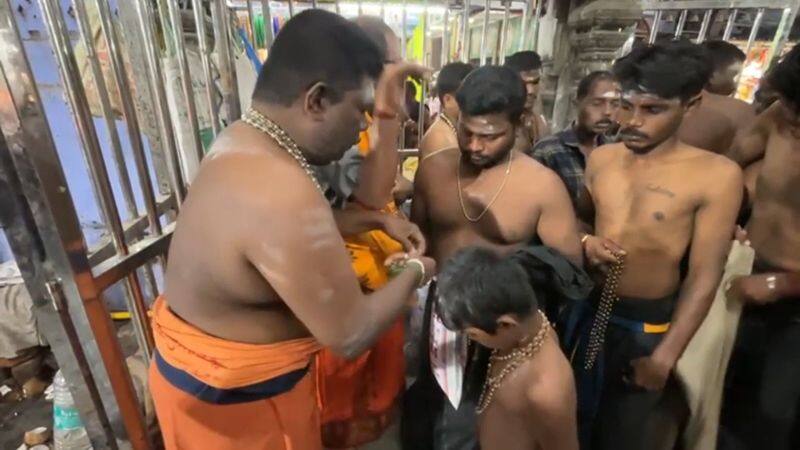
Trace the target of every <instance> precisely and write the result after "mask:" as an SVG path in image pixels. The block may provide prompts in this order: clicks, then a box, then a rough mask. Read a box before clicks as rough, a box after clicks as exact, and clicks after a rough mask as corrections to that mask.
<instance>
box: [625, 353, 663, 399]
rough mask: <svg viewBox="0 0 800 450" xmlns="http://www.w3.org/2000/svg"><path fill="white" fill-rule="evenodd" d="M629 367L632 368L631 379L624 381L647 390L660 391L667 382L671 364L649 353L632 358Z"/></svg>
mask: <svg viewBox="0 0 800 450" xmlns="http://www.w3.org/2000/svg"><path fill="white" fill-rule="evenodd" d="M631 368H632V369H633V379H632V380H629V379H626V380H625V381H627V382H629V383H632V384H635V385H636V386H639V387H641V388H644V389H647V390H648V391H660V390H662V389H664V386H665V385H666V384H667V378H669V374H670V372H671V371H672V364H670V363H669V362H667V361H662V360H660V359H658V358H656V357H654V356H652V355H651V356H645V357H643V358H638V359H634V360H633V361H631Z"/></svg>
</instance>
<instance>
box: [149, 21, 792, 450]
mask: <svg viewBox="0 0 800 450" xmlns="http://www.w3.org/2000/svg"><path fill="white" fill-rule="evenodd" d="M398 48H399V47H398V40H397V36H396V35H394V33H393V32H392V31H391V29H390V28H389V27H387V26H386V25H385V24H383V23H382V22H380V20H378V19H375V18H368V17H363V18H359V19H357V20H355V21H348V20H346V19H343V18H342V17H340V16H338V15H335V14H332V13H328V12H325V11H321V10H309V11H305V12H303V13H300V14H298V15H296V16H295V17H294V18H293V19H292V20H290V21H288V22H287V23H286V25H285V26H284V27H283V28H282V30H281V32H280V33H279V34H278V36H277V38H276V40H275V42H274V45H273V47H272V48H271V51H270V55H269V58H268V59H267V61H266V62H265V64H264V67H263V69H262V71H261V73H260V74H259V78H258V81H257V84H256V87H255V91H254V93H253V102H252V107H251V108H250V109H249V110H248V111H247V112H246V113H245V114H244V115H243V119H242V120H241V121H239V122H236V123H234V124H232V125H230V126H229V127H228V128H227V129H226V130H225V131H224V132H223V133H222V134H221V135H220V136H219V137H218V138H217V140H216V142H215V143H214V145H213V149H212V153H211V154H210V155H209V156H208V157H207V158H206V159H205V161H204V162H203V164H202V167H201V169H200V171H199V174H198V176H197V178H196V179H195V180H194V182H193V183H192V187H191V190H190V193H189V195H188V197H187V199H186V202H185V204H184V206H183V208H182V210H181V213H180V215H179V217H178V221H177V227H176V230H175V234H174V237H173V240H172V244H171V249H170V255H169V256H170V257H169V266H168V270H167V276H166V291H165V295H164V296H163V297H162V298H160V299H159V300H158V301H157V302H156V304H155V306H154V310H153V328H154V335H155V340H156V347H157V352H156V354H155V356H154V361H153V364H152V365H151V368H150V391H151V393H152V396H153V400H154V402H155V406H156V411H157V415H158V419H159V424H160V427H161V431H162V434H163V436H164V442H165V446H166V448H167V449H178V448H180V449H195V448H197V449H200V448H214V449H234V448H236V449H238V448H253V449H256V448H257V449H269V450H272V449H276V450H278V449H280V450H290V449H292V450H321V449H323V448H359V449H396V448H397V449H399V448H403V449H407V450H425V449H437V450H439V449H447V450H472V449H478V448H483V449H484V450H495V449H503V450H514V449H531V450H532V449H541V450H555V449H565V450H566V449H571V450H574V449H579V448H580V449H583V450H586V449H600V450H602V449H678V448H687V449H690V448H714V447H716V446H717V444H716V443H715V444H713V445H711V446H710V447H709V446H705V447H703V446H696V445H694V444H692V443H691V442H689V441H687V439H686V435H685V430H686V429H687V426H688V424H689V423H690V422H691V421H692V420H696V417H694V418H693V416H696V415H697V410H696V407H695V406H694V404H695V403H697V402H691V401H689V399H688V397H689V395H688V392H689V391H690V390H691V389H690V388H689V387H687V384H686V382H685V381H684V380H683V379H682V378H681V376H680V374H679V369H678V368H679V362H680V361H681V359H682V358H683V357H684V356H685V353H686V352H688V351H687V348H688V347H690V346H691V345H692V344H693V338H694V337H695V335H696V334H697V332H698V329H700V328H701V327H702V326H707V324H706V323H705V322H706V319H707V317H708V315H709V310H710V309H712V304H714V302H716V301H717V300H715V299H716V298H718V297H720V295H721V297H722V301H723V302H728V303H725V304H726V305H728V304H730V305H732V304H738V303H739V302H742V303H743V304H744V305H745V306H744V310H743V312H742V317H741V321H740V323H739V321H736V320H735V321H733V322H732V323H730V322H728V323H726V324H724V325H720V326H729V327H732V328H731V330H729V331H730V333H729V334H734V333H736V334H737V336H736V341H735V342H736V344H735V348H734V349H733V351H732V353H733V355H732V356H731V357H730V360H731V363H730V369H729V370H728V374H727V375H728V377H727V381H726V382H725V388H724V396H723V398H724V403H725V404H724V405H723V406H722V407H721V408H720V405H717V406H716V407H714V406H711V409H714V408H715V409H716V414H717V415H719V410H720V409H721V411H722V419H721V424H720V425H719V426H717V423H716V422H714V423H712V425H713V427H712V428H713V430H712V431H711V432H710V433H711V434H713V437H712V440H713V441H714V442H716V441H717V440H718V441H719V448H721V449H755V448H768V449H791V448H798V446H800V424H798V419H799V418H800V412H798V404H799V403H800V352H798V351H797V350H796V347H794V343H795V342H798V343H800V303H798V302H797V301H798V300H800V195H797V189H798V188H800V47H798V48H795V49H793V50H792V51H790V52H789V53H788V54H787V55H786V56H785V57H784V58H783V59H782V61H781V62H780V63H779V64H778V65H777V66H776V67H774V68H773V69H772V70H771V71H770V73H769V75H768V79H767V80H766V81H767V82H768V83H769V87H770V89H771V90H772V91H773V92H775V93H776V96H777V100H776V101H775V102H774V103H773V104H772V105H771V106H768V107H766V109H765V110H764V111H763V112H761V113H760V114H758V115H757V116H756V112H755V111H754V110H753V109H752V107H751V106H750V105H748V104H746V103H744V102H742V101H739V100H736V99H733V98H732V97H730V95H731V93H732V90H733V89H734V87H735V84H734V83H733V80H734V78H735V76H736V74H737V73H738V67H740V66H741V64H742V61H743V60H744V55H743V54H742V53H741V51H737V49H736V48H735V47H734V46H732V45H730V44H727V43H724V42H708V43H706V44H704V45H702V46H701V45H696V44H693V43H689V42H667V43H659V44H655V45H642V46H639V47H636V48H635V49H634V50H632V51H631V52H630V53H629V54H628V55H626V56H624V57H622V58H620V59H619V60H617V61H615V63H614V65H613V68H612V70H611V71H609V72H593V73H591V74H588V75H587V76H586V77H585V78H584V79H583V80H581V81H580V83H579V85H578V88H577V95H576V99H575V109H576V110H577V114H576V120H575V121H574V122H573V123H572V124H571V125H570V126H569V127H568V128H566V129H564V130H562V131H560V132H558V133H555V134H551V133H550V130H549V126H548V124H547V123H546V121H545V120H544V116H543V115H542V114H541V111H539V110H538V108H539V106H538V105H539V103H540V102H538V101H537V95H538V91H539V82H540V78H541V72H540V70H541V60H540V59H539V57H538V55H536V54H535V53H534V52H521V53H518V54H515V55H512V56H510V57H509V58H508V59H507V61H506V63H505V65H504V66H484V67H477V68H476V67H472V66H470V65H468V64H464V63H453V64H449V65H446V66H444V67H443V68H442V69H441V70H440V71H439V73H438V76H437V78H436V81H435V83H432V85H433V86H434V87H435V94H436V95H437V96H438V99H439V103H440V106H441V107H440V111H439V112H438V115H437V117H436V119H435V120H434V121H433V122H432V123H431V124H430V126H429V127H428V128H427V133H426V134H425V135H424V136H423V137H422V139H421V140H420V142H419V152H420V157H419V165H418V168H417V171H416V175H415V177H414V180H413V198H412V199H411V213H410V217H409V218H406V217H405V215H404V214H403V212H402V208H401V206H402V203H403V201H404V196H403V195H399V194H398V185H399V180H400V177H399V175H398V172H399V170H398V168H399V166H400V160H401V158H400V154H399V152H398V145H397V143H398V140H399V139H398V138H399V136H400V134H401V133H403V132H404V129H405V128H406V127H405V126H404V123H405V122H406V119H407V113H406V111H405V109H406V108H405V105H406V103H407V101H406V98H407V97H406V95H405V93H404V91H405V90H406V89H405V88H404V86H406V80H407V78H408V77H414V78H417V79H430V77H431V73H430V71H429V70H428V69H426V68H424V67H420V66H417V65H414V64H410V63H406V62H403V61H402V60H401V58H400V56H399V52H398ZM419 120H423V119H422V118H419ZM346 154H350V155H351V156H352V158H351V159H352V161H354V162H353V163H352V164H351V163H348V164H347V165H346V166H343V165H342V157H343V156H344V155H346ZM343 168H344V169H343ZM343 172H344V173H345V174H346V176H345V177H341V176H337V174H338V175H342V173H343ZM748 177H752V178H751V179H752V180H753V181H752V183H746V181H747V180H748ZM408 181H411V180H406V181H405V182H406V183H408ZM746 184H748V187H747V188H745V185H746ZM737 220H739V225H741V226H742V227H744V228H746V231H744V230H742V229H739V230H738V231H737ZM737 239H738V240H737ZM748 246H749V247H751V248H752V250H753V251H754V253H755V262H754V263H753V264H752V275H746V276H741V277H736V278H733V279H729V280H727V281H728V282H726V283H722V286H721V282H722V280H723V273H724V272H725V270H726V260H730V258H729V253H731V254H733V251H734V250H735V249H737V248H738V249H740V250H741V249H742V248H745V247H748ZM731 258H732V256H731ZM748 273H749V269H748ZM720 286H721V287H720ZM720 293H721V294H720ZM723 309H725V308H724V307H723ZM412 311H417V313H418V314H420V315H421V322H422V325H421V332H420V334H419V336H418V338H417V339H408V338H405V339H404V334H405V333H404V332H405V331H407V328H408V327H407V321H406V316H407V315H408V314H409V313H410V312H412ZM712 326H713V324H712ZM737 327H738V328H737ZM722 334H724V333H722ZM404 353H414V354H416V355H417V356H418V359H419V361H418V364H416V365H414V366H413V367H409V369H408V370H406V368H405V357H404ZM717 353H718V354H717ZM717 353H715V354H714V355H712V356H713V358H714V359H713V360H709V361H708V362H707V363H705V362H704V364H706V365H714V368H715V369H716V370H719V367H717V366H722V368H723V370H722V373H723V374H724V373H725V371H724V367H725V366H727V365H728V357H727V354H729V353H730V352H728V353H727V354H724V353H725V352H722V351H720V352H717ZM705 384H706V386H703V387H702V389H701V393H700V396H701V397H703V398H705V397H704V396H707V397H708V398H713V397H715V395H717V394H718V395H717V396H719V395H722V394H723V392H722V391H723V386H722V385H721V383H716V384H717V385H714V384H715V383H705ZM691 392H695V391H694V390H691ZM715 392H716V393H717V394H715ZM700 403H703V404H704V405H705V406H704V407H705V408H707V409H708V408H709V407H708V403H709V402H707V401H701V402H700ZM711 403H713V402H711ZM705 419H707V418H705ZM717 429H720V430H721V432H720V436H719V439H717V438H716V434H717ZM706 437H708V436H706Z"/></svg>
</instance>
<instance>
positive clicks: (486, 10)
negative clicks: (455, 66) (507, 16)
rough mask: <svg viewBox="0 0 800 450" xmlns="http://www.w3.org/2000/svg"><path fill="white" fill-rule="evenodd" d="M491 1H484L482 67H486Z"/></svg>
mask: <svg viewBox="0 0 800 450" xmlns="http://www.w3.org/2000/svg"><path fill="white" fill-rule="evenodd" d="M489 1H490V0H483V28H481V51H480V55H481V65H482V66H485V65H486V37H487V36H488V32H489V14H490V11H491V10H490V3H489Z"/></svg>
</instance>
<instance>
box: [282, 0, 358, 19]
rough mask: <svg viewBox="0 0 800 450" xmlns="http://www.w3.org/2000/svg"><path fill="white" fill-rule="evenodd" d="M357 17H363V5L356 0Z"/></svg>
mask: <svg viewBox="0 0 800 450" xmlns="http://www.w3.org/2000/svg"><path fill="white" fill-rule="evenodd" d="M289 1H292V0H289ZM358 15H359V16H363V15H364V5H363V4H362V2H361V0H358Z"/></svg>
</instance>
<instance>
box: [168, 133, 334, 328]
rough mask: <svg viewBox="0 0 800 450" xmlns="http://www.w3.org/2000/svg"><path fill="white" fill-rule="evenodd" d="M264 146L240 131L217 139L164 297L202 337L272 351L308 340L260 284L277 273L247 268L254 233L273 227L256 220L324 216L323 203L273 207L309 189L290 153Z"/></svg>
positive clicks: (192, 199) (192, 197) (181, 228)
mask: <svg viewBox="0 0 800 450" xmlns="http://www.w3.org/2000/svg"><path fill="white" fill-rule="evenodd" d="M234 139H235V141H234ZM267 142H270V141H267V140H266V139H265V138H264V136H263V134H261V133H260V132H258V131H256V130H255V129H252V128H249V127H248V126H247V125H244V124H241V123H239V124H234V125H232V126H231V127H229V128H228V129H226V130H225V131H224V132H223V133H222V134H221V135H220V136H219V138H218V139H217V140H216V141H215V143H214V146H213V148H212V153H211V154H210V155H209V156H208V157H207V158H206V159H205V160H204V162H203V165H202V167H201V169H200V172H199V173H198V176H197V178H196V179H195V181H194V183H193V184H192V188H191V191H190V193H189V196H188V197H187V199H186V202H185V203H184V205H183V208H182V209H181V214H180V216H179V218H178V222H177V228H176V230H175V234H174V237H173V239H172V245H171V247H170V259H169V265H168V269H167V276H166V284H167V288H166V293H165V296H166V297H167V298H168V299H169V306H170V308H171V309H172V310H173V311H174V312H175V313H176V314H178V315H179V316H180V317H182V318H183V319H184V320H186V321H187V322H189V323H191V324H193V325H194V326H196V327H198V328H200V329H201V330H203V331H206V332H207V333H209V334H212V335H214V336H218V337H221V338H224V339H230V340H234V341H238V342H250V343H270V342H277V341H285V340H289V339H294V338H298V337H303V336H307V335H308V330H306V328H305V327H304V326H303V325H302V324H301V323H300V322H299V321H298V320H297V319H296V318H295V317H294V315H293V314H292V313H291V312H290V311H289V310H288V308H287V307H286V305H285V304H284V303H283V302H282V301H281V300H280V297H279V296H278V294H277V293H276V292H275V290H274V289H273V288H272V287H271V286H270V285H269V284H268V283H267V282H266V281H265V279H264V277H265V275H277V273H275V272H273V271H274V270H275V268H274V267H273V268H256V267H254V266H253V265H252V264H251V263H250V262H249V261H248V258H247V255H246V249H247V246H248V245H251V244H252V243H253V242H252V241H251V240H250V239H251V237H252V236H253V233H252V231H253V227H264V228H269V227H271V226H274V225H273V224H271V223H266V222H265V223H258V220H259V219H258V218H260V217H264V216H265V215H274V216H275V217H278V216H282V215H292V214H301V213H303V212H304V211H309V210H314V208H315V207H318V209H317V210H318V211H320V214H323V213H327V214H330V213H329V212H326V210H325V209H323V207H325V206H326V205H325V203H324V201H323V198H322V196H321V195H320V197H319V205H302V207H301V206H300V205H297V209H296V210H292V209H288V208H286V206H288V205H286V203H285V202H281V201H277V198H278V197H279V196H282V195H283V194H284V193H287V191H288V190H287V189H285V186H287V185H292V186H297V185H301V186H304V185H311V181H310V179H309V178H308V177H307V176H306V175H305V174H304V173H303V172H302V169H300V166H299V165H297V163H296V162H295V161H294V160H292V159H291V157H290V156H289V155H288V153H286V152H282V151H281V150H280V149H277V148H276V147H275V146H274V145H271V142H270V143H269V144H267ZM234 144H235V146H234ZM309 187H310V188H311V189H314V188H313V185H311V186H306V188H309ZM272 199H275V200H272ZM210 211H213V212H214V213H213V214H209V212H210ZM274 222H275V223H276V224H277V222H278V221H274ZM270 244H271V243H268V242H264V243H263V245H265V246H266V245H270ZM273 251H274V252H275V257H276V258H280V253H281V252H282V251H283V250H282V249H281V248H280V247H278V246H276V247H275V248H274V249H273ZM259 269H261V271H259ZM264 272H267V273H264Z"/></svg>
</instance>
